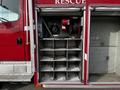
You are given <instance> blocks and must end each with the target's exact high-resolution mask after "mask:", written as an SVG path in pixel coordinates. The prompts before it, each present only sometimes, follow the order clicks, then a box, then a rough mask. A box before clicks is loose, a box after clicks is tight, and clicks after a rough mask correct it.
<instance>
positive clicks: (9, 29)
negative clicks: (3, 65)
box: [0, 0, 26, 61]
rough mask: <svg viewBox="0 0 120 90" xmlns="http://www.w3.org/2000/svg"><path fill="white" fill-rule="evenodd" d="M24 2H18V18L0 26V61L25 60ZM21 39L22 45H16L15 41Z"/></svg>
mask: <svg viewBox="0 0 120 90" xmlns="http://www.w3.org/2000/svg"><path fill="white" fill-rule="evenodd" d="M23 3H24V0H20V18H19V19H18V20H17V21H14V22H5V23H1V24H0V61H24V60H25V42H26V40H25V32H24V31H23V30H24V28H23V27H24V23H23V21H24V16H23V11H24V10H23V9H24V6H23V5H24V4H23ZM18 38H21V39H22V44H21V45H18V44H17V39H18Z"/></svg>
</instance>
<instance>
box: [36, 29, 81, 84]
mask: <svg viewBox="0 0 120 90" xmlns="http://www.w3.org/2000/svg"><path fill="white" fill-rule="evenodd" d="M39 32H43V33H46V32H44V31H39ZM41 34H42V33H40V34H39V36H38V39H39V50H38V51H39V65H40V67H39V78H40V79H39V81H40V82H43V83H44V82H71V81H73V82H81V76H82V52H83V51H82V40H83V39H82V34H80V36H79V37H62V38H61V37H50V36H48V37H46V36H45V37H44V35H42V36H40V35H41ZM41 37H42V38H41Z"/></svg>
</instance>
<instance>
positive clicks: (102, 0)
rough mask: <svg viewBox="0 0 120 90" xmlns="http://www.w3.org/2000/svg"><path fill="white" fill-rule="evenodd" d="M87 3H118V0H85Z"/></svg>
mask: <svg viewBox="0 0 120 90" xmlns="http://www.w3.org/2000/svg"><path fill="white" fill-rule="evenodd" d="M86 2H87V3H91V4H107V5H110V4H120V0H86Z"/></svg>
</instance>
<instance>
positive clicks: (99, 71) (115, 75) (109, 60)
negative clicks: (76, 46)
mask: <svg viewBox="0 0 120 90" xmlns="http://www.w3.org/2000/svg"><path fill="white" fill-rule="evenodd" d="M89 64H90V65H89V81H90V82H108V83H109V82H120V12H117V11H110V9H109V11H100V10H99V11H97V10H94V11H92V16H91V29H90V55H89Z"/></svg>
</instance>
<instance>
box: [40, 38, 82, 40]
mask: <svg viewBox="0 0 120 90" xmlns="http://www.w3.org/2000/svg"><path fill="white" fill-rule="evenodd" d="M40 40H82V38H42V39H40Z"/></svg>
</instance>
